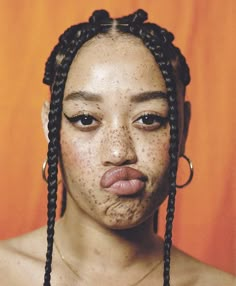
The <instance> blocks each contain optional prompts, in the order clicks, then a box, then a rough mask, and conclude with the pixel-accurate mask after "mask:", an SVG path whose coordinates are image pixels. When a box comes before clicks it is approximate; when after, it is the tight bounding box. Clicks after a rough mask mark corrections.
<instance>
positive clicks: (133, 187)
mask: <svg viewBox="0 0 236 286" xmlns="http://www.w3.org/2000/svg"><path fill="white" fill-rule="evenodd" d="M144 187H145V183H144V182H143V181H140V180H138V179H133V180H120V181H117V182H115V183H114V184H112V185H111V186H110V187H109V188H106V189H105V190H106V191H108V192H110V193H113V194H116V195H120V196H129V195H134V194H137V193H139V192H140V191H142V190H143V189H144Z"/></svg>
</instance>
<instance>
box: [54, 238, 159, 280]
mask: <svg viewBox="0 0 236 286" xmlns="http://www.w3.org/2000/svg"><path fill="white" fill-rule="evenodd" d="M54 244H55V247H56V250H57V252H58V254H59V256H60V258H61V260H62V262H63V263H64V264H65V265H66V266H67V267H68V268H69V269H70V271H71V272H73V273H74V275H75V276H77V277H78V278H80V279H81V277H80V276H79V274H78V272H77V271H76V270H75V269H74V268H73V267H72V266H71V265H70V263H69V262H68V261H67V260H66V259H65V257H64V256H63V255H62V253H61V251H60V249H59V247H58V245H57V243H56V241H55V239H54ZM161 262H162V260H160V261H158V262H157V263H156V264H154V266H153V267H152V268H151V269H150V270H149V271H148V272H147V273H146V274H145V275H144V276H142V277H141V278H140V279H139V280H138V281H136V282H135V283H133V284H130V285H129V286H136V285H138V284H139V283H141V282H142V281H143V280H144V279H145V278H146V277H147V276H148V275H150V274H151V273H152V272H153V271H154V270H155V269H156V268H157V267H158V266H159V265H160V264H161Z"/></svg>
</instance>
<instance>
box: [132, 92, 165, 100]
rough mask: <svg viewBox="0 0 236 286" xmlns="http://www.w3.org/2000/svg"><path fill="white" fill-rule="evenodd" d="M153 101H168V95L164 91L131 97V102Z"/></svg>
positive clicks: (143, 93)
mask: <svg viewBox="0 0 236 286" xmlns="http://www.w3.org/2000/svg"><path fill="white" fill-rule="evenodd" d="M152 99H166V100H167V94H166V93H165V92H162V91H146V92H142V93H139V94H135V95H132V96H131V102H144V101H148V100H152Z"/></svg>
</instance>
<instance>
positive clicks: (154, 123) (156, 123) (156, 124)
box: [64, 113, 168, 131]
mask: <svg viewBox="0 0 236 286" xmlns="http://www.w3.org/2000/svg"><path fill="white" fill-rule="evenodd" d="M64 116H65V117H66V119H67V120H68V121H69V122H70V123H72V124H73V125H76V126H79V128H81V130H84V131H90V130H93V129H95V128H97V126H98V124H99V120H97V119H96V118H94V117H93V116H92V115H90V114H88V113H83V114H79V115H75V116H72V117H69V116H67V115H66V114H65V113H64ZM141 119H142V120H149V123H147V122H146V124H145V123H144V122H143V123H140V122H138V121H139V120H141ZM82 120H88V122H87V123H88V124H85V123H86V122H84V123H82ZM150 120H151V122H150ZM92 121H94V124H92ZM79 122H81V123H79ZM95 122H96V123H95ZM167 122H168V117H162V116H160V115H158V114H155V113H145V114H143V115H141V116H139V117H138V118H137V119H135V120H134V121H133V123H134V124H135V125H136V126H137V127H138V128H139V129H143V130H150V131H151V130H156V129H159V128H160V127H162V126H164V125H166V123H167Z"/></svg>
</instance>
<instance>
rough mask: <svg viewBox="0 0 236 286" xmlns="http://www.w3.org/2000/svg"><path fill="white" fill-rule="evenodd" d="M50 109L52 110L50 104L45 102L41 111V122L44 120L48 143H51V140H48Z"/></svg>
mask: <svg viewBox="0 0 236 286" xmlns="http://www.w3.org/2000/svg"><path fill="white" fill-rule="evenodd" d="M49 108H50V104H49V102H48V101H45V102H44V103H43V106H42V110H41V120H42V125H43V131H44V135H45V138H46V140H47V142H48V141H49V139H48V114H49Z"/></svg>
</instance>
